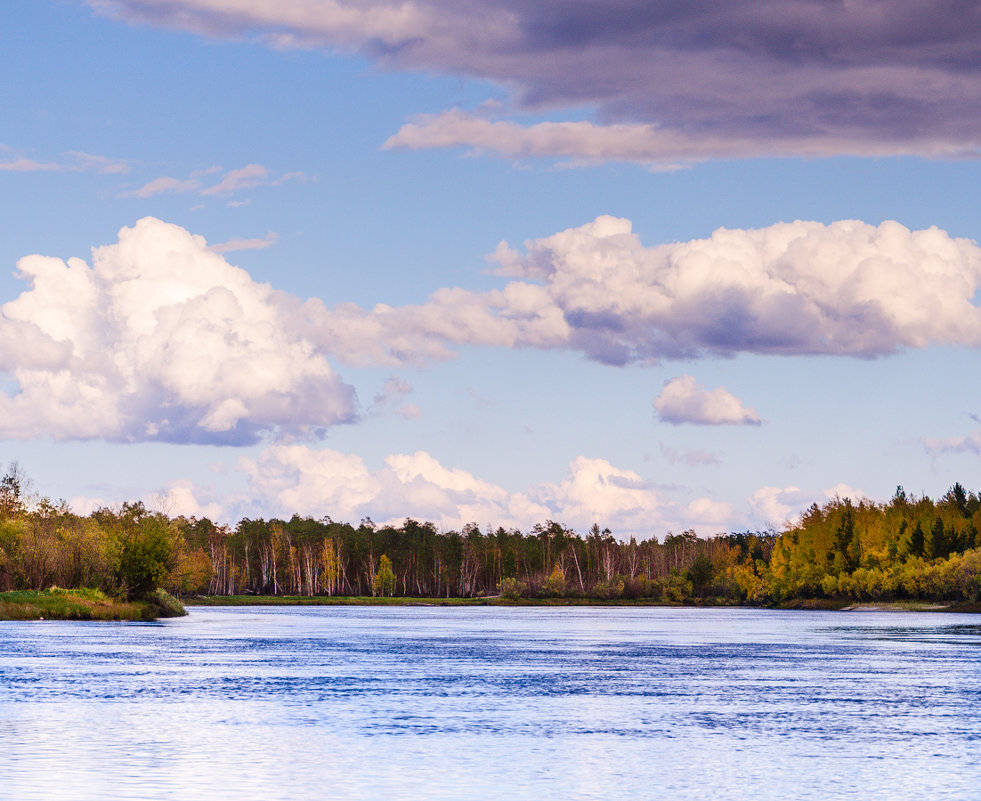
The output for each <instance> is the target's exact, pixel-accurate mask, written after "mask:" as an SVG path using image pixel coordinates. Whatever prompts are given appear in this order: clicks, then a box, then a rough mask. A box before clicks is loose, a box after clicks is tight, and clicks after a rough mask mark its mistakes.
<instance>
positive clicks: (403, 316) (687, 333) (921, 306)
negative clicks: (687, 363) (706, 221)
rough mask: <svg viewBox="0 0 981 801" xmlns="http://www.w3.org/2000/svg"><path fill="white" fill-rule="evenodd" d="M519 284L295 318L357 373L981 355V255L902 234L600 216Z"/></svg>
mask: <svg viewBox="0 0 981 801" xmlns="http://www.w3.org/2000/svg"><path fill="white" fill-rule="evenodd" d="M494 258H495V260H497V261H498V262H499V264H500V269H499V270H498V272H499V273H500V274H502V275H506V276H510V277H512V278H513V279H515V280H512V281H510V282H508V283H507V284H505V285H504V286H503V287H502V288H501V289H498V290H493V291H490V292H483V293H476V292H469V291H467V290H464V289H440V290H438V291H436V292H434V293H433V294H432V295H431V296H430V298H429V299H428V301H427V302H426V303H424V304H421V305H418V306H403V307H394V308H393V307H391V306H386V305H382V304H380V305H378V306H375V307H374V308H373V309H371V310H364V309H361V308H358V307H356V306H353V305H351V304H342V305H338V306H334V307H332V308H327V307H326V306H324V304H323V303H322V302H320V301H316V300H314V301H309V302H307V303H306V304H303V305H302V307H300V306H298V307H297V309H296V311H295V314H296V316H297V318H298V319H302V320H303V321H304V322H305V323H306V324H307V325H308V326H309V328H308V330H307V336H308V337H309V338H310V339H311V340H312V341H316V342H317V343H318V344H319V345H320V346H321V347H323V348H325V349H326V350H327V351H328V352H330V353H332V354H334V355H335V356H336V357H337V358H339V359H342V360H344V361H346V362H349V363H351V364H355V365H361V364H390V365H398V364H403V363H412V362H424V361H426V360H431V359H445V358H452V357H453V356H454V355H455V351H454V349H453V347H454V346H455V345H461V344H467V345H491V346H497V347H507V348H513V347H533V348H561V349H572V350H578V351H581V352H583V353H584V354H585V355H587V356H588V357H590V358H592V359H595V360H598V361H601V362H605V363H608V364H625V363H628V362H631V361H641V362H650V361H656V360H658V359H663V358H695V357H700V356H705V355H712V354H715V355H722V356H731V355H735V354H737V353H760V354H782V355H806V354H829V355H853V356H877V355H885V354H889V353H894V352H896V351H899V350H901V349H904V348H923V347H927V346H929V345H933V344H959V345H967V346H970V347H977V346H978V345H979V344H981V309H979V308H978V307H977V306H976V305H975V304H974V296H975V293H976V292H977V290H978V288H979V286H981V249H979V248H978V246H977V244H975V243H974V242H972V241H970V240H967V239H955V238H952V237H950V236H949V235H948V234H947V233H945V232H944V231H941V230H939V229H937V228H929V229H926V230H921V231H910V230H909V229H907V228H905V227H904V226H902V225H900V224H899V223H896V222H891V221H890V222H884V223H882V224H881V225H879V226H873V225H869V224H867V223H863V222H860V221H855V220H844V221H840V222H835V223H831V224H830V225H824V224H821V223H817V222H801V221H797V222H792V223H777V224H775V225H772V226H770V227H768V228H761V229H749V230H739V229H724V228H721V229H719V230H717V231H715V233H713V234H712V236H711V237H709V238H707V239H695V240H691V241H688V242H678V243H671V244H664V245H655V246H651V247H645V246H644V245H642V244H641V242H640V240H639V238H638V237H637V236H636V235H635V234H634V233H633V232H632V230H631V224H630V221H629V220H623V219H617V218H614V217H605V216H604V217H598V218H597V219H596V220H594V221H593V222H591V223H588V224H586V225H583V226H580V227H578V228H571V229H568V230H566V231H562V232H560V233H557V234H554V235H553V236H550V237H546V238H544V239H539V240H534V241H531V242H528V243H526V245H525V252H524V253H520V252H518V251H516V250H514V249H512V248H510V247H508V246H507V245H506V244H505V243H502V244H501V245H500V246H499V247H498V248H497V250H496V251H495V254H494Z"/></svg>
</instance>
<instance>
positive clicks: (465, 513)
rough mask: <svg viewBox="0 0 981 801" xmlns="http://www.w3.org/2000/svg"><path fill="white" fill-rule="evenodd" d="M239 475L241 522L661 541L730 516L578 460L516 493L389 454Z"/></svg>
mask: <svg viewBox="0 0 981 801" xmlns="http://www.w3.org/2000/svg"><path fill="white" fill-rule="evenodd" d="M239 467H240V468H241V469H242V470H244V471H245V472H246V473H247V475H248V476H249V494H248V498H249V503H250V504H253V507H252V508H251V509H250V508H248V507H246V508H244V509H241V510H240V513H249V512H250V511H251V513H252V514H253V515H265V516H269V515H286V516H289V515H292V514H294V513H299V514H301V515H309V516H311V517H317V518H319V517H323V516H324V515H327V516H330V517H331V518H332V519H334V520H344V521H353V522H357V521H358V520H360V519H361V518H363V517H366V516H371V517H372V519H373V520H374V521H375V522H376V523H392V524H395V525H398V524H401V523H402V521H403V519H404V518H405V517H414V518H416V519H419V520H428V521H430V522H433V523H435V524H436V525H437V526H439V527H442V528H444V529H456V530H459V529H460V528H462V527H463V526H465V525H466V524H468V523H477V524H478V525H479V526H480V527H481V528H485V527H486V526H494V527H497V526H503V527H505V528H519V529H521V530H524V531H527V530H529V529H530V528H531V527H532V526H533V525H534V524H535V523H542V522H544V521H546V520H549V519H551V520H557V521H560V522H562V523H563V524H564V525H568V526H571V527H573V528H575V529H577V530H579V531H585V530H587V529H588V528H589V527H590V526H591V525H592V524H593V523H599V524H600V525H601V526H606V527H609V528H610V529H611V530H613V531H614V532H615V533H616V534H617V535H618V536H630V535H638V536H644V537H648V536H652V535H657V536H663V534H664V533H665V531H666V530H667V529H669V528H671V527H672V526H673V527H675V528H678V527H679V525H680V524H679V521H686V522H685V523H684V525H686V526H687V525H692V524H696V523H697V524H698V525H699V526H700V527H701V528H702V529H704V530H705V531H713V532H714V531H720V530H723V529H724V528H725V527H726V525H727V524H728V523H729V522H730V521H731V520H732V518H733V516H734V513H733V510H732V508H731V507H730V506H728V505H727V504H724V503H720V502H718V501H714V500H712V499H709V498H697V499H695V500H693V501H691V502H690V503H688V504H680V503H677V502H675V501H672V500H670V499H668V498H667V497H666V496H665V495H664V494H663V493H661V492H660V491H658V490H657V489H655V488H654V487H652V486H650V485H649V484H647V483H646V482H644V481H643V480H642V479H641V477H640V476H639V475H638V474H637V473H635V472H633V471H631V470H623V469H621V468H617V467H615V466H614V465H612V464H610V463H609V462H607V461H606V460H604V459H595V458H589V457H586V456H580V457H578V458H577V459H575V460H574V461H573V462H571V463H570V464H569V465H568V468H567V472H566V475H565V477H564V478H563V479H562V480H561V481H558V482H555V483H543V484H539V485H536V486H534V487H531V488H529V489H526V490H524V491H520V492H509V491H507V490H505V489H504V488H502V487H499V486H497V485H495V484H493V483H490V482H488V481H485V480H483V479H480V478H478V477H476V476H474V475H472V474H471V473H469V472H467V471H465V470H460V469H456V468H447V467H444V466H443V465H442V464H440V462H439V461H438V460H436V459H435V458H434V457H433V456H431V455H430V454H428V453H426V452H425V451H417V452H415V453H412V454H393V455H391V456H388V457H387V458H386V459H385V463H384V466H383V467H381V468H380V469H377V470H370V469H369V468H368V467H367V466H366V465H365V463H364V462H363V461H362V460H361V458H360V457H358V456H356V455H353V454H344V453H339V452H337V451H333V450H329V449H320V450H316V449H312V448H309V447H307V446H303V445H277V446H272V447H270V448H267V449H265V450H264V451H263V452H262V453H261V454H260V455H259V456H258V457H257V458H255V459H249V458H242V459H240V460H239ZM188 500H189V501H190V500H192V498H191V499H188ZM195 503H197V502H196V501H195Z"/></svg>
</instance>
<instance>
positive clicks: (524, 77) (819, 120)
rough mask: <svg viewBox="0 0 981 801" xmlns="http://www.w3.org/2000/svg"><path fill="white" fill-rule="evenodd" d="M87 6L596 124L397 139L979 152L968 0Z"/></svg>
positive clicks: (537, 147)
mask: <svg viewBox="0 0 981 801" xmlns="http://www.w3.org/2000/svg"><path fill="white" fill-rule="evenodd" d="M89 4H90V5H92V6H93V7H95V8H97V9H99V10H101V11H103V12H105V13H110V14H115V15H117V16H120V17H122V18H125V19H128V20H135V21H142V22H149V23H152V24H158V25H168V26H173V27H180V28H184V29H190V30H195V31H198V32H200V33H204V34H207V35H212V36H237V37H253V38H257V39H260V40H262V41H264V42H266V43H267V44H270V45H272V46H276V47H321V48H327V49H334V48H340V49H344V50H348V51H355V52H359V53H361V54H364V55H366V56H368V57H369V58H373V59H375V60H377V61H379V62H381V63H383V64H384V65H386V66H388V67H389V68H393V69H422V70H434V69H435V70H438V71H442V72H445V73H450V74H461V75H469V76H474V77H478V78H484V79H489V80H492V81H496V82H498V83H500V84H502V85H505V86H507V87H510V88H513V89H514V97H513V99H514V102H515V104H516V106H517V108H518V109H519V110H523V111H536V112H548V111H549V110H550V109H554V108H557V107H566V108H568V107H582V106H591V107H595V108H596V109H597V115H596V118H595V120H594V121H593V122H594V123H596V124H595V125H593V124H592V123H588V124H587V126H591V127H585V128H580V129H555V128H553V129H550V130H547V131H546V130H543V129H540V128H537V127H535V126H531V127H530V128H524V129H522V128H521V126H517V125H515V124H513V123H508V125H509V126H510V127H506V128H500V129H498V130H497V131H496V132H494V131H489V130H484V129H480V130H478V129H477V128H473V126H471V129H470V130H469V131H468V130H463V129H461V128H460V127H459V126H457V129H456V130H453V131H450V130H449V129H448V128H447V126H446V120H445V119H442V118H441V117H439V116H437V117H436V118H432V119H429V120H428V121H422V122H421V123H415V125H416V128H415V129H403V131H401V132H400V133H399V134H398V135H396V137H393V139H392V140H390V144H391V145H392V146H404V147H434V146H449V145H465V146H472V147H478V148H483V149H487V150H498V151H500V152H502V153H505V154H507V155H516V154H525V155H540V156H545V155H555V156H561V157H571V158H573V159H575V158H584V159H587V160H602V159H608V158H619V159H628V160H635V161H644V162H662V161H665V160H673V159H680V160H684V159H691V158H695V159H697V158H708V157H716V156H732V155H737V156H738V155H759V154H762V155H770V154H773V153H778V154H794V153H803V154H810V155H822V154H834V153H857V154H881V155H893V154H899V153H916V154H923V155H930V156H937V155H948V156H949V155H959V154H970V155H975V154H976V153H977V150H978V146H979V144H981V135H979V133H978V131H979V125H978V120H979V117H981V70H979V67H981V9H979V7H978V5H977V4H976V3H973V2H966V1H965V0H931V1H930V2H926V0H888V2H887V1H886V0H855V1H854V2H849V3H841V2H838V1H837V0H789V1H788V0H701V1H700V2H689V1H688V0H668V1H667V2H664V1H662V2H657V3H651V2H649V0H604V2H598V0H591V2H585V1H584V0H546V1H544V2H543V1H542V0H535V1H534V2H531V1H530V0H473V2H470V3H466V4H463V3H458V2H453V1H452V0H417V2H414V3H412V4H404V3H396V2H387V1H386V0H366V1H364V2H358V3H352V2H334V1H333V0H326V1H325V2H323V3H319V4H316V5H312V4H311V3H309V2H308V0H238V1H237V2H235V3H228V2H222V1H221V0H89ZM435 122H440V123H441V124H442V129H441V132H440V135H439V136H436V135H435V129H433V127H432V125H433V124H434V123H435ZM457 122H459V120H457ZM553 125H554V124H553ZM617 125H619V126H628V127H626V128H624V127H621V128H620V129H617V128H616V126H617ZM611 126H612V127H611ZM629 126H634V127H633V128H630V127H629ZM645 126H647V127H645ZM427 128H429V130H428V132H427V130H425V129H427ZM413 137H414V138H413ZM686 143H687V147H686V146H685V145H686Z"/></svg>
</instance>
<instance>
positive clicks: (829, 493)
mask: <svg viewBox="0 0 981 801" xmlns="http://www.w3.org/2000/svg"><path fill="white" fill-rule="evenodd" d="M867 497H868V496H867V495H866V494H865V493H864V492H862V490H860V489H855V488H854V487H850V486H849V485H848V484H841V483H839V484H835V485H834V486H833V487H829V488H828V489H826V490H823V491H821V492H811V491H806V490H802V489H801V488H800V487H793V486H791V487H783V488H780V487H761V488H760V489H758V490H757V491H756V492H754V493H753V494H752V495H751V496H750V498H749V505H750V509H751V510H752V514H751V519H752V522H753V524H754V525H758V526H764V527H770V528H773V529H776V530H777V531H780V530H781V529H783V528H784V527H786V526H787V525H796V524H797V522H799V520H800V516H801V514H802V513H803V512H804V511H806V510H807V509H808V508H809V507H810V506H811V505H812V504H815V503H816V504H818V505H821V504H824V503H827V502H828V501H830V500H833V499H835V498H840V499H842V500H844V499H845V498H849V499H851V500H852V501H853V502H855V503H858V502H859V501H862V500H864V499H865V498H867Z"/></svg>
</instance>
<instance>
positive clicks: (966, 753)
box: [0, 606, 981, 801]
mask: <svg viewBox="0 0 981 801" xmlns="http://www.w3.org/2000/svg"><path fill="white" fill-rule="evenodd" d="M979 645H981V618H978V617H976V616H971V615H954V614H933V613H900V612H876V611H870V612H862V611H854V612H790V611H765V610H757V609H676V608H622V607H619V608H618V607H604V608H589V607H559V608H542V607H518V608H502V607H436V606H433V607H425V606H419V607H391V608H388V607H239V608H193V607H192V608H191V609H190V615H189V616H188V617H186V618H180V619H175V620H167V621H162V622H159V623H152V624H107V623H70V622H56V621H47V622H32V623H25V622H0V799H3V801H8V799H9V800H16V801H19V800H20V799H45V800H47V799H65V800H66V801H69V800H70V801H80V800H85V799H99V801H111V800H113V799H127V800H132V799H153V800H154V801H156V800H157V799H175V800H176V799H180V800H181V801H185V800H186V799H233V798H234V799H249V800H251V799H263V801H271V800H274V799H284V801H285V800H286V799H291V800H293V801H296V800H297V799H301V800H303V799H345V800H346V799H351V801H354V800H355V799H356V800H357V801H375V799H378V801H382V800H383V799H384V800H386V801H392V800H393V799H394V800H399V799H406V800H408V799H453V800H454V801H457V800H459V799H477V800H478V801H480V800H482V799H494V800H495V801H505V800H507V799H514V800H515V801H517V800H518V799H520V800H521V801H532V800H534V801H551V800H552V799H555V800H556V801H559V800H560V799H561V800H562V801H574V800H575V799H604V800H605V799H671V800H672V801H675V800H677V801H682V800H683V799H703V798H704V799H713V800H714V801H724V800H725V799H733V800H735V799H747V800H748V799H754V800H755V801H760V800H767V799H772V800H773V801H778V800H779V801H787V799H821V801H827V800H828V799H842V798H861V799H923V798H929V799H931V801H936V800H937V799H964V801H976V800H977V799H978V798H981V756H979V745H981V648H979V647H978V646H979Z"/></svg>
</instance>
